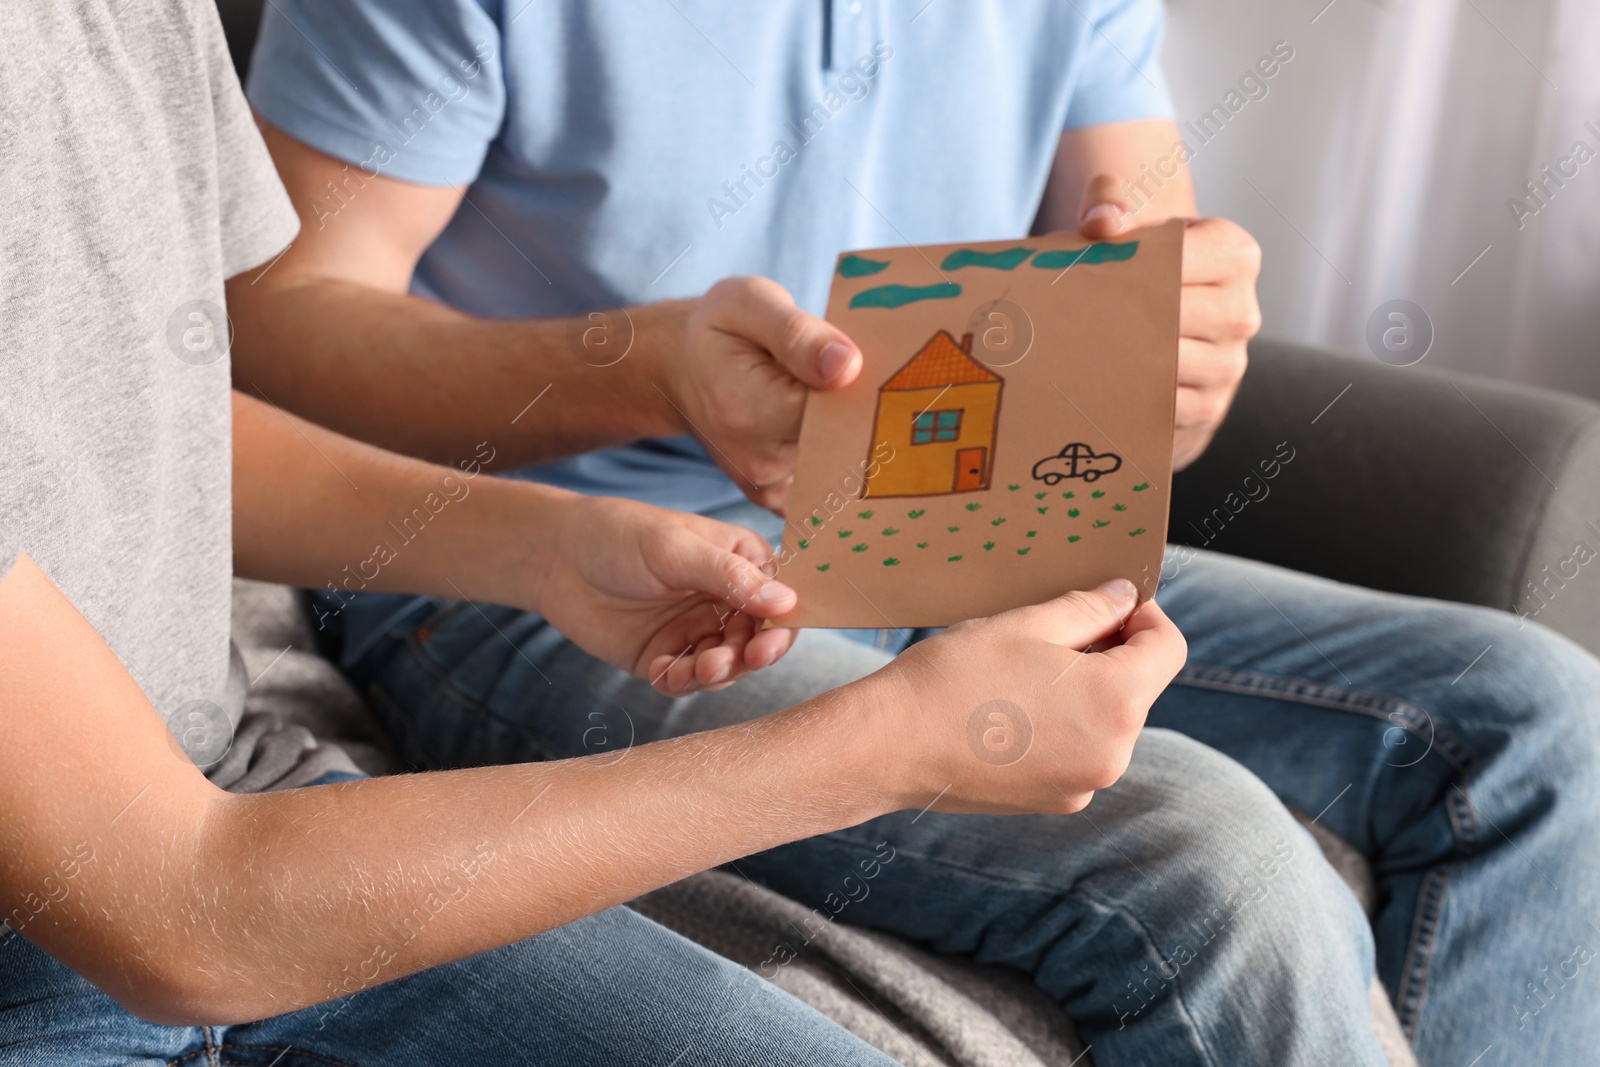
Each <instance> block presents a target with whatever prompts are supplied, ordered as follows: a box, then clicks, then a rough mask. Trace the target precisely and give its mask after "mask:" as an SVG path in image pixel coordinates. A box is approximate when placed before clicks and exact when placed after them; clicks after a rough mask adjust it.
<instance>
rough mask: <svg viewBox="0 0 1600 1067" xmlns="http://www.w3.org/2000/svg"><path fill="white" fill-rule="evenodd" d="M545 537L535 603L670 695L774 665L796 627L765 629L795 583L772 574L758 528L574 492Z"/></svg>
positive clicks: (589, 647) (601, 653) (787, 605)
mask: <svg viewBox="0 0 1600 1067" xmlns="http://www.w3.org/2000/svg"><path fill="white" fill-rule="evenodd" d="M557 522H558V523H559V525H558V527H557V529H556V531H555V533H554V536H552V537H550V538H548V539H547V540H545V541H544V544H543V547H542V550H541V552H540V558H539V562H538V563H537V564H536V567H537V569H538V571H539V573H540V579H539V592H538V604H537V605H536V606H537V610H538V611H539V612H540V613H541V614H543V615H544V616H545V617H546V618H548V619H549V620H550V621H551V622H552V623H554V624H555V626H556V628H557V629H559V630H560V631H561V632H562V633H563V634H565V635H566V636H567V637H569V638H571V639H572V640H573V641H575V642H577V643H578V644H579V645H580V646H582V647H583V649H584V650H585V651H587V652H589V653H591V654H593V655H595V656H598V657H600V658H602V659H604V660H607V661H608V662H610V663H613V664H616V665H617V666H619V667H622V668H624V669H626V670H630V671H632V672H633V673H634V674H635V675H636V676H638V677H640V678H646V679H648V680H649V681H650V683H651V684H652V685H653V686H655V688H656V689H657V690H658V691H660V692H662V693H665V694H667V695H669V696H677V695H681V694H684V693H691V692H694V691H696V690H705V689H714V688H719V687H721V686H725V685H728V684H729V683H731V682H733V681H734V680H735V679H737V678H739V677H741V676H743V675H745V674H748V673H749V672H750V671H753V670H760V669H761V668H762V667H766V666H769V665H771V664H772V663H774V662H776V661H777V659H778V658H779V657H780V656H782V655H783V654H784V653H785V652H786V651H788V649H789V646H790V645H791V644H793V643H794V631H792V630H784V629H771V630H761V629H760V626H761V620H762V619H765V618H768V617H771V616H775V615H782V614H784V613H785V612H788V611H792V610H793V609H794V605H795V593H794V590H792V589H790V588H789V587H788V586H786V585H784V584H783V583H781V582H778V581H776V580H774V579H772V578H770V577H768V576H767V574H766V573H764V570H763V568H764V567H765V568H766V569H772V568H771V565H772V548H771V546H770V545H768V544H767V543H766V541H764V540H762V539H761V538H760V537H759V536H757V535H756V534H754V533H752V532H750V531H749V530H746V529H743V528H742V527H738V526H730V525H728V524H727V523H722V522H716V521H714V520H712V519H707V518H702V517H701V516H698V515H688V514H684V513H682V512H676V511H663V510H661V509H659V508H653V507H650V506H648V505H645V504H638V503H635V502H633V501H629V500H612V499H606V498H603V497H571V498H568V499H567V500H565V501H563V502H562V505H561V514H560V517H559V519H557Z"/></svg>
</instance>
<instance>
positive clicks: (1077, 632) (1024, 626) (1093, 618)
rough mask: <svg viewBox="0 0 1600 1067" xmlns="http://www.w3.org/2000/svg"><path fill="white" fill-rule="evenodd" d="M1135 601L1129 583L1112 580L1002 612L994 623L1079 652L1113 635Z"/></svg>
mask: <svg viewBox="0 0 1600 1067" xmlns="http://www.w3.org/2000/svg"><path fill="white" fill-rule="evenodd" d="M1137 599H1138V590H1136V589H1135V588H1134V586H1133V583H1132V582H1130V581H1128V580H1127V579H1126V578H1114V579H1112V580H1111V581H1109V582H1106V583H1105V584H1104V585H1101V586H1097V587H1096V588H1094V589H1083V590H1073V591H1072V592H1070V593H1066V594H1064V595H1062V596H1058V597H1056V598H1055V599H1054V600H1047V601H1045V602H1044V603H1042V604H1032V605H1029V606H1028V607H1025V608H1016V609H1014V610H1012V611H1007V612H1004V613H1003V614H1001V615H997V616H995V621H997V622H1003V624H1004V625H1006V626H1008V627H1010V628H1013V629H1016V630H1020V631H1021V632H1023V633H1025V634H1026V635H1027V636H1029V637H1032V638H1034V639H1036V640H1040V641H1049V642H1051V643H1052V644H1057V645H1066V646H1067V647H1068V648H1079V649H1081V648H1087V647H1088V646H1089V645H1091V644H1093V643H1094V642H1096V641H1098V640H1100V639H1101V638H1103V637H1106V636H1108V635H1110V634H1113V633H1115V632H1116V631H1117V628H1118V627H1120V626H1121V625H1122V621H1123V620H1124V619H1125V618H1127V617H1128V612H1130V611H1132V610H1133V606H1134V604H1135V602H1136V601H1137Z"/></svg>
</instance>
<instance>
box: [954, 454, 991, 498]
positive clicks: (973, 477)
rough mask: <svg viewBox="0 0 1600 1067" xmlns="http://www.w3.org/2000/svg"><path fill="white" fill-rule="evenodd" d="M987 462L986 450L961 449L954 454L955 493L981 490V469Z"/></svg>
mask: <svg viewBox="0 0 1600 1067" xmlns="http://www.w3.org/2000/svg"><path fill="white" fill-rule="evenodd" d="M988 461H989V450H988V449H987V448H963V449H961V450H960V451H959V452H957V453H956V492H958V493H960V492H965V491H966V490H968V489H982V488H983V467H984V464H985V463H987V462H988Z"/></svg>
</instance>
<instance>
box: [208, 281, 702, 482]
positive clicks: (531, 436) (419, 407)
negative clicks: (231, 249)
mask: <svg viewBox="0 0 1600 1067" xmlns="http://www.w3.org/2000/svg"><path fill="white" fill-rule="evenodd" d="M279 269H283V267H282V266H280V268H279ZM252 283H254V284H252ZM229 311H230V314H231V315H232V317H233V320H234V329H235V341H234V346H233V368H234V386H235V388H237V389H239V390H240V391H242V392H245V393H248V394H250V395H252V396H257V397H260V398H263V399H269V400H270V401H271V402H272V403H274V404H277V405H279V406H281V407H283V408H285V409H287V410H290V411H294V412H297V413H299V414H301V415H303V416H305V417H306V418H308V419H310V420H312V421H314V422H317V423H320V424H322V425H324V426H328V427H330V428H332V429H335V430H338V431H340V432H341V433H345V434H349V435H350V436H352V437H355V438H357V439H359V440H363V441H370V442H372V443H374V444H378V445H381V446H383V447H385V448H389V449H393V450H394V451H397V452H401V453H404V454H406V455H412V456H420V457H423V458H425V459H431V460H434V461H436V462H441V463H453V462H455V461H457V460H459V459H462V458H464V457H467V456H470V455H472V454H473V451H474V450H475V449H476V448H477V447H478V445H479V443H480V442H483V441H488V442H489V443H490V444H491V445H492V446H493V447H494V449H495V452H496V459H495V464H494V465H495V466H497V467H501V468H514V467H518V466H523V465H526V464H529V463H534V462H539V461H542V460H549V459H555V458H558V457H561V456H567V455H574V454H577V453H580V452H585V451H590V450H593V449H596V448H602V447H605V446H608V445H613V444H617V443H620V442H624V441H629V440H635V439H638V438H640V437H646V436H665V435H670V434H675V433H681V432H683V427H682V425H681V423H680V422H679V421H677V419H676V418H675V415H676V413H675V412H674V411H673V409H672V406H671V404H670V403H668V402H667V401H666V400H665V399H664V397H663V395H662V393H661V392H660V391H659V390H658V389H657V379H658V374H657V368H658V367H659V365H660V363H661V361H662V360H663V359H665V358H667V354H666V352H665V351H664V350H665V349H666V348H667V347H668V346H669V345H670V342H671V339H672V338H673V337H674V336H675V335H676V333H677V332H678V331H681V329H682V321H683V312H682V305H680V304H677V303H664V304H654V305H649V306H646V307H640V308H632V309H629V310H628V311H627V313H626V314H624V313H623V312H620V311H616V312H610V313H608V314H607V316H606V317H604V318H602V319H596V320H594V321H592V322H591V321H589V320H585V319H579V320H570V319H540V320H498V319H484V318H477V317H474V316H471V315H466V314H463V313H462V312H459V311H456V310H454V309H452V308H449V307H446V306H444V305H442V304H438V303H435V302H433V301H430V300H426V299H423V298H421V297H416V296H411V295H408V294H404V293H393V292H387V291H384V290H382V289H378V288H373V287H370V286H367V285H363V284H359V283H356V282H351V281H346V280H341V279H338V278H333V277H317V276H314V275H311V276H306V277H304V278H301V279H297V280H295V281H293V282H292V283H283V282H281V281H276V282H275V281H274V279H273V277H272V274H271V272H270V271H269V272H268V273H266V274H265V275H263V276H259V277H252V276H250V275H243V276H240V277H239V278H235V279H233V280H232V281H231V282H230V283H229ZM630 346H631V347H630ZM624 350H626V351H627V354H626V356H624V357H622V358H620V359H619V358H617V357H618V356H620V355H621V353H622V352H623V351H624ZM613 360H615V362H613ZM530 405H531V406H530Z"/></svg>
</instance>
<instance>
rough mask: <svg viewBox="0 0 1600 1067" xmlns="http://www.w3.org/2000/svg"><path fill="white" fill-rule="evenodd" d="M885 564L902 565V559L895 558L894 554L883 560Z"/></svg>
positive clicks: (891, 565)
mask: <svg viewBox="0 0 1600 1067" xmlns="http://www.w3.org/2000/svg"><path fill="white" fill-rule="evenodd" d="M883 565H884V566H885V567H898V566H900V561H899V560H897V559H895V558H894V557H893V556H890V557H889V558H888V559H886V560H884V561H883Z"/></svg>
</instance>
